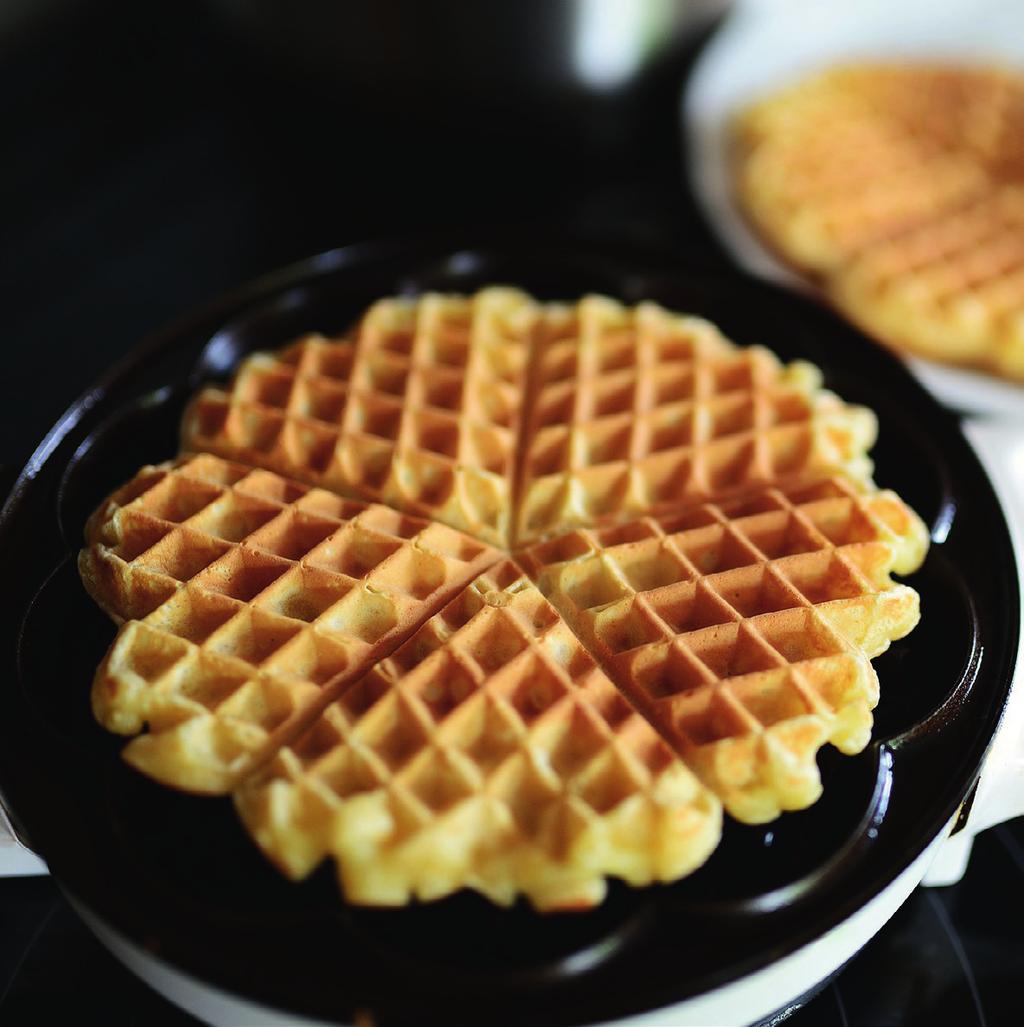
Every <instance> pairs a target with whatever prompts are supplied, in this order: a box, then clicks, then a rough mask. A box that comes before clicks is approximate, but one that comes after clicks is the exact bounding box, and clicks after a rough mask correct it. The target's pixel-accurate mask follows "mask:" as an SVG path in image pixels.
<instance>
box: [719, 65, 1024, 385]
mask: <svg viewBox="0 0 1024 1027" xmlns="http://www.w3.org/2000/svg"><path fill="white" fill-rule="evenodd" d="M735 128H736V131H735V143H736V158H737V160H736V185H737V195H738V198H739V201H740V204H741V206H742V207H743V209H744V210H745V212H746V214H747V215H748V216H749V218H750V220H751V222H752V223H753V224H754V225H755V226H756V228H757V229H758V231H759V232H760V233H761V234H762V235H763V237H764V238H765V240H766V241H767V242H768V244H769V245H770V246H771V247H772V248H773V249H775V250H776V251H777V252H778V253H779V254H780V256H782V257H783V259H785V260H787V261H788V262H789V263H791V264H793V265H795V266H796V267H798V268H800V269H802V270H804V271H807V272H809V273H811V274H813V275H816V276H818V277H819V278H820V281H821V283H822V285H823V286H824V288H825V291H826V293H827V294H828V295H829V297H830V298H831V299H833V300H834V301H835V302H836V304H837V305H838V306H839V308H840V309H841V310H842V311H843V312H844V313H845V314H847V315H848V316H849V317H850V319H851V320H853V321H854V322H856V323H857V324H859V325H860V326H862V327H863V328H864V329H866V330H867V331H869V332H871V333H872V334H874V335H875V336H877V337H878V338H879V339H880V340H881V341H883V342H887V343H889V344H890V345H893V346H895V347H897V348H899V349H901V350H910V351H912V352H918V353H920V354H922V355H924V356H928V357H932V358H934V359H938V360H945V361H949V362H952V363H959V364H968V365H973V366H978V367H982V368H986V369H988V370H990V371H994V372H995V373H997V374H1001V375H1004V376H1007V377H1010V378H1016V379H1018V380H1021V381H1024V286H1022V282H1024V251H1022V248H1021V245H1020V236H1021V232H1020V228H1021V213H1020V211H1021V193H1022V191H1024V76H1021V75H1019V74H1013V73H1010V72H1006V71H1002V70H999V69H994V68H966V67H953V66H944V65H936V64H912V63H906V64H878V63H874V64H872V63H867V64H862V65H851V66H845V67H839V68H833V69H830V70H828V71H825V72H822V73H820V74H817V75H814V76H811V77H810V78H808V79H805V80H804V81H802V82H800V83H798V84H797V85H795V86H792V87H790V88H788V89H784V90H782V91H780V92H778V93H776V94H775V95H773V96H770V97H768V98H767V99H765V100H763V101H761V102H759V103H757V104H755V105H753V106H752V107H750V108H749V109H748V110H746V111H744V112H743V113H742V114H741V116H740V117H739V118H738V119H737V122H736V126H735Z"/></svg>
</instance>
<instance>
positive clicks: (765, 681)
mask: <svg viewBox="0 0 1024 1027" xmlns="http://www.w3.org/2000/svg"><path fill="white" fill-rule="evenodd" d="M463 363H465V365H466V366H465V367H463V366H462V365H463ZM875 430H876V424H875V418H874V415H873V414H871V412H870V411H867V410H865V409H862V408H858V407H851V406H848V405H846V404H844V403H842V402H841V401H840V400H839V399H838V398H837V397H835V396H834V395H832V394H831V393H828V392H826V391H824V390H823V389H822V388H821V376H820V374H819V373H818V372H817V370H816V369H815V368H813V367H811V366H809V365H806V364H801V363H797V364H793V365H790V366H788V367H783V366H782V365H781V364H780V363H779V362H778V360H777V359H776V358H775V357H774V356H773V355H772V354H771V353H769V352H768V351H767V350H764V349H760V348H756V347H755V348H751V349H746V350H744V349H738V348H736V347H735V346H733V344H732V343H730V342H729V341H728V340H726V339H725V338H724V337H723V336H722V335H721V334H720V333H719V332H718V331H717V329H715V328H714V327H713V326H711V325H710V324H708V323H707V322H704V321H701V320H699V319H696V318H687V317H681V316H678V315H673V314H670V313H668V312H666V311H664V310H663V309H661V308H660V307H657V306H655V305H654V304H640V305H639V306H637V307H635V308H627V307H624V306H622V305H621V304H618V303H616V302H614V301H612V300H608V299H604V298H601V297H587V298H586V299H583V300H581V301H580V302H579V303H576V304H573V305H565V304H552V305H540V304H537V303H535V302H534V301H532V300H530V299H529V298H528V297H526V296H525V295H524V294H522V293H519V292H516V291H514V290H511V289H485V290H483V291H481V292H480V293H478V294H477V295H476V296H475V297H472V298H469V299H466V298H461V297H442V296H430V297H425V298H423V299H421V300H419V301H404V300H387V301H382V302H381V303H379V304H377V305H376V306H375V307H373V308H372V309H371V311H370V312H369V314H367V316H366V317H365V318H364V319H363V321H362V322H361V324H360V326H359V328H358V330H357V331H355V332H354V333H352V334H351V335H350V336H346V337H343V338H340V339H337V340H333V341H327V340H324V339H319V338H306V339H304V340H301V341H300V342H299V343H297V344H295V345H293V346H291V347H289V348H288V349H286V350H284V351H282V353H280V354H277V355H268V354H260V355H256V356H254V357H251V358H249V359H248V360H247V361H245V362H244V363H243V365H242V367H241V368H240V370H239V372H238V374H237V376H236V379H235V381H234V383H233V385H232V387H231V390H230V391H229V392H226V393H225V392H218V391H217V390H206V391H205V392H204V393H202V394H201V395H200V396H199V397H198V398H197V400H196V401H195V402H194V403H193V405H192V406H191V407H190V409H189V411H188V413H187V415H186V419H185V425H184V431H183V438H184V442H185V445H186V446H187V447H190V448H202V449H209V450H215V451H218V452H221V453H223V454H230V455H231V456H232V457H235V458H236V462H229V461H228V460H226V459H224V458H223V456H218V455H213V454H206V455H201V456H191V457H184V458H182V459H181V460H179V461H178V462H176V463H174V464H168V465H163V466H161V467H148V468H144V469H143V470H142V471H140V472H139V474H138V475H137V476H136V477H135V478H134V479H133V480H132V481H131V482H129V483H128V484H127V485H125V486H124V487H123V488H122V489H120V490H118V491H117V492H116V493H114V495H113V496H112V497H111V498H110V499H109V500H108V501H107V502H106V503H105V504H104V505H103V506H102V507H101V508H100V509H99V510H98V511H97V512H96V514H94V515H93V517H92V518H91V519H90V522H89V524H88V526H87V532H86V534H87V542H88V548H87V549H86V550H84V551H83V553H82V555H81V558H80V568H81V573H82V577H83V580H84V581H85V583H86V586H87V588H88V589H89V591H90V592H91V593H92V594H93V596H94V597H95V598H96V599H97V601H98V602H99V603H100V605H101V606H103V608H104V609H106V610H107V611H108V612H109V613H110V614H111V615H112V616H113V617H114V618H115V619H116V620H118V621H123V622H125V623H124V624H123V626H122V628H121V630H120V632H119V634H118V636H117V638H116V639H115V642H114V644H113V646H112V647H111V649H110V651H109V653H108V654H107V656H106V658H105V660H104V661H103V663H102V665H101V666H100V668H99V671H98V672H97V676H96V680H95V682H94V688H93V705H94V709H95V712H96V715H97V717H98V718H99V719H100V721H101V723H103V724H104V725H105V726H106V727H108V728H109V729H110V730H114V731H118V732H120V733H123V734H130V735H136V736H137V737H135V738H133V739H132V740H131V741H130V742H129V743H128V745H127V746H126V748H125V756H126V757H127V759H128V760H129V761H130V762H131V763H132V764H133V765H134V766H136V767H138V768H139V769H141V770H142V771H144V772H145V773H147V774H149V775H150V776H152V777H154V778H156V779H158V780H161V781H164V782H166V783H169V784H172V785H175V786H177V787H180V788H184V789H187V790H192V791H196V792H205V793H215V794H223V793H226V792H234V793H235V798H236V803H237V805H238V808H239V811H240V813H241V815H242V817H243V819H244V820H245V822H246V824H247V825H248V827H249V829H250V830H251V831H252V833H253V835H254V837H255V838H256V840H257V841H258V843H259V844H260V846H261V847H262V848H263V849H264V851H265V852H266V853H267V854H268V855H269V856H270V857H271V858H272V859H273V860H274V861H275V862H276V863H278V864H279V865H280V866H281V867H282V868H283V869H284V870H285V871H286V873H288V874H289V875H291V876H293V877H301V876H304V875H305V874H307V873H309V872H310V871H311V870H312V869H313V868H314V867H315V866H317V865H318V864H319V863H320V862H321V861H322V860H323V859H325V858H327V857H333V858H334V859H336V861H337V863H338V870H339V875H340V877H341V880H342V884H343V887H344V889H345V891H346V894H347V895H348V896H349V898H350V899H352V900H353V901H356V902H363V903H374V904H401V903H405V902H407V901H410V900H411V899H413V898H420V899H432V898H437V897H440V896H442V895H445V894H448V893H449V892H451V891H453V890H455V889H458V888H461V887H471V888H476V889H477V890H479V891H481V892H483V893H484V894H486V895H487V896H489V897H490V898H492V899H493V900H494V901H496V902H500V903H510V902H512V901H513V900H514V899H515V897H516V895H517V894H520V893H522V894H525V895H527V896H528V897H529V899H530V901H531V902H532V903H533V904H534V905H535V906H536V907H537V908H540V909H553V908H570V907H572V908H578V907H586V906H590V905H593V904H594V903H596V902H599V901H600V900H601V898H602V896H603V895H604V891H605V887H606V885H605V879H606V877H608V876H612V877H620V878H622V879H624V880H626V881H628V882H630V883H632V884H644V883H647V882H651V881H656V880H660V881H667V880H674V879H676V878H678V877H681V876H683V875H684V874H686V873H688V872H690V871H691V870H693V869H694V868H695V867H696V866H698V865H699V864H700V863H701V862H703V860H704V859H705V858H706V857H707V855H708V854H709V852H710V851H711V850H712V849H713V848H714V846H715V844H716V843H717V840H718V837H719V832H720V822H721V803H723V802H724V803H725V805H726V807H727V808H728V809H730V810H731V811H732V812H733V813H734V814H735V815H736V816H738V817H740V818H742V819H746V820H764V819H767V818H770V817H772V816H775V815H776V814H777V813H778V812H779V810H780V809H791V808H797V807H800V806H804V805H806V804H808V803H809V802H811V801H813V800H814V799H815V798H816V797H817V794H818V791H819V790H820V782H819V780H818V776H817V770H816V766H815V760H814V756H815V753H816V752H817V750H818V748H819V747H820V746H821V745H822V744H823V743H824V742H825V741H826V740H830V741H832V742H834V743H835V744H836V745H837V746H839V747H840V748H842V749H844V750H845V751H850V752H852V751H856V750H857V749H859V748H861V747H863V745H864V744H866V742H867V739H868V735H869V732H870V725H871V714H870V710H871V708H872V707H873V706H874V704H875V701H876V699H877V689H878V685H877V680H876V678H875V675H874V672H873V670H872V668H871V665H870V662H869V660H870V657H871V656H873V655H875V654H876V653H878V652H880V651H881V650H882V649H884V648H885V646H887V645H888V643H889V641H890V640H891V639H893V638H897V637H900V636H901V635H902V634H905V633H906V632H907V631H909V630H910V629H911V628H912V627H913V624H914V623H915V622H916V619H917V596H916V594H915V593H914V592H912V591H911V590H910V589H908V588H905V587H904V586H899V585H894V584H893V583H892V581H891V580H890V578H889V573H890V571H896V572H898V573H904V572H908V571H910V570H912V569H914V568H915V567H916V566H917V564H918V563H920V561H921V559H922V558H923V555H924V550H925V547H926V544H927V539H926V536H925V534H924V529H923V527H922V526H921V524H920V522H919V521H918V520H917V519H916V517H915V516H914V515H913V514H912V513H911V512H910V511H909V510H908V509H907V508H906V507H905V506H903V505H902V503H901V502H900V501H899V500H898V499H897V498H896V497H895V496H894V495H892V494H891V493H881V492H877V490H875V488H874V486H873V485H872V484H871V482H870V478H869V475H870V470H871V464H870V461H869V460H868V457H867V455H866V454H867V450H868V448H869V447H870V445H871V443H872V442H873V440H874V436H875ZM280 472H285V473H287V474H289V475H296V476H300V477H303V478H306V479H307V480H313V481H318V482H322V484H323V485H325V486H327V488H329V489H330V490H331V491H327V490H325V489H323V488H317V487H311V486H310V485H308V484H300V483H298V482H297V481H295V480H293V479H292V478H291V477H282V476H280ZM831 474H839V475H841V477H835V478H831V479H830V478H828V477H827V475H831ZM339 493H342V494H344V493H348V494H355V495H356V496H357V497H361V498H343V496H342V495H339ZM381 501H383V502H381ZM384 502H386V503H388V504H390V505H383V503H384ZM409 511H418V512H420V513H429V514H430V516H431V518H432V519H431V520H425V519H421V518H419V517H417V516H414V515H413V514H411V513H410V512H409ZM434 518H436V519H434ZM440 520H445V521H447V522H448V523H449V524H461V525H463V526H464V527H465V528H467V529H468V531H469V532H471V533H472V534H469V533H463V532H461V531H458V530H455V529H454V528H453V527H449V526H446V525H444V524H441V523H439V521H440ZM577 525H579V526H581V527H578V528H576V530H572V529H573V528H574V527H575V526H577ZM595 525H596V526H595ZM473 536H476V537H473ZM517 536H518V538H517ZM544 537H548V538H552V539H553V541H539V540H540V539H542V538H544ZM482 539H494V540H495V541H497V542H499V543H500V544H501V545H502V547H503V548H505V549H511V548H513V547H515V546H516V545H518V544H524V543H525V544H527V545H528V546H529V548H527V549H526V550H525V552H521V558H522V562H521V563H520V564H516V563H513V562H511V561H509V560H504V561H502V560H501V555H500V553H499V552H498V550H497V549H492V548H490V546H489V545H487V544H486V543H485V542H483V541H481V540H482ZM523 566H525V567H526V570H527V571H528V572H529V573H530V574H531V575H532V576H533V578H534V580H535V581H536V582H537V583H538V584H539V585H540V587H541V590H543V591H546V592H547V593H549V596H550V599H551V600H552V601H553V602H554V604H555V606H557V607H559V609H560V610H561V614H559V613H558V612H557V611H556V609H555V606H552V605H551V603H549V602H548V601H547V600H546V599H545V598H544V597H543V595H542V594H541V591H539V590H538V588H537V587H536V585H534V584H532V583H531V582H530V581H529V580H528V579H527V578H526V577H524V573H523V571H522V570H521V569H520V568H521V567H523ZM563 617H564V620H563ZM574 632H575V634H574ZM584 646H587V647H589V650H590V652H589V653H588V651H587V649H586V648H584ZM595 658H596V662H595ZM606 675H607V676H606ZM613 682H614V684H613ZM143 729H145V733H142V734H140V732H142V731H143Z"/></svg>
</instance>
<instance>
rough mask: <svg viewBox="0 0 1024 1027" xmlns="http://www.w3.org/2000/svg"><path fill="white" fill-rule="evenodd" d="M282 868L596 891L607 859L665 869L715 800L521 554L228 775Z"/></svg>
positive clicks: (298, 872)
mask: <svg viewBox="0 0 1024 1027" xmlns="http://www.w3.org/2000/svg"><path fill="white" fill-rule="evenodd" d="M236 804H237V806H238V808H239V811H240V813H241V816H242V820H243V822H244V823H245V824H246V826H247V827H248V828H249V830H250V831H251V832H252V834H253V836H254V837H255V838H256V840H257V842H258V843H259V844H260V846H261V847H262V848H263V849H264V851H265V852H266V853H267V854H268V855H269V856H270V857H271V858H272V859H273V860H274V861H275V862H276V863H278V864H279V865H280V866H281V867H282V868H283V869H284V870H285V872H286V873H288V874H289V875H290V876H293V877H302V876H305V875H306V874H307V873H309V872H310V871H311V870H312V869H313V868H314V867H315V866H316V865H317V864H318V863H319V862H320V861H321V860H322V859H323V858H324V857H325V856H327V855H331V856H333V857H335V859H336V860H337V864H338V871H339V874H340V877H341V881H342V884H343V887H344V891H345V893H346V895H347V896H348V897H349V898H350V899H352V900H354V901H357V902H364V903H372V904H384V905H398V904H404V903H406V902H408V901H409V899H410V898H411V897H413V896H415V897H418V898H420V899H425V900H429V899H435V898H439V897H441V896H443V895H446V894H449V893H450V892H452V891H455V890H456V889H458V888H461V887H465V886H469V887H472V888H475V889H477V890H479V891H481V892H483V893H484V894H485V895H487V896H488V897H490V898H491V899H492V900H494V901H495V902H498V903H501V904H509V903H511V902H512V901H513V900H514V898H515V897H516V895H517V894H518V893H520V892H522V893H523V894H525V895H526V896H527V897H528V898H529V899H530V901H531V902H532V903H533V904H534V905H535V906H536V907H537V908H539V909H565V908H586V907H589V906H592V905H594V904H596V903H597V902H600V901H601V899H602V898H603V897H604V894H605V888H606V884H605V876H606V875H615V876H618V877H621V878H623V879H625V880H626V881H628V882H629V883H631V884H634V885H641V884H647V883H650V882H652V881H667V880H674V879H676V878H678V877H681V876H683V875H684V874H686V873H689V872H690V871H692V870H693V869H695V868H696V867H697V866H699V865H700V864H701V863H702V862H703V861H704V859H705V858H706V857H707V856H708V854H709V853H710V852H711V851H712V850H713V849H714V847H715V846H716V844H717V842H718V838H719V832H720V826H721V808H720V805H719V803H718V801H717V800H716V799H715V798H714V796H713V795H712V794H711V793H710V792H709V791H708V790H707V789H706V788H704V787H703V786H702V785H701V784H700V783H699V782H698V780H697V779H696V777H694V775H693V774H692V773H691V772H690V771H689V770H688V769H687V768H686V767H685V765H684V764H683V763H682V762H680V761H679V760H678V759H677V758H676V757H675V756H674V755H673V754H672V752H671V751H670V749H669V748H668V746H667V745H666V744H665V743H664V741H663V740H662V739H661V738H660V737H659V736H658V735H657V733H656V732H655V731H654V730H653V729H652V728H651V727H650V725H649V724H648V723H647V722H646V721H645V720H644V719H643V718H642V717H640V715H639V714H637V713H636V712H635V711H634V710H633V709H632V707H631V706H630V705H629V703H628V702H626V700H625V699H624V698H623V696H622V695H621V694H620V693H619V692H618V690H617V689H616V688H615V687H614V685H613V684H612V683H611V682H610V681H609V680H608V678H607V677H606V676H605V675H604V673H603V672H602V671H601V670H600V669H599V668H598V667H597V666H596V665H595V663H594V661H593V659H592V658H591V657H590V656H589V655H588V654H587V653H586V651H585V650H584V649H583V647H582V645H581V644H580V643H579V641H578V640H577V639H576V638H575V637H574V636H573V634H572V633H571V631H570V630H569V629H568V627H567V626H566V625H565V623H564V622H563V621H562V620H561V618H560V617H559V616H558V614H557V613H556V611H555V610H554V609H553V608H552V607H551V606H550V604H549V603H548V602H547V601H546V600H545V599H544V598H543V596H542V595H541V594H540V593H539V592H538V591H537V589H536V587H535V586H534V585H533V584H532V583H531V582H530V581H529V579H528V578H527V577H526V576H525V575H524V574H523V572H522V570H521V569H520V568H519V567H517V566H516V565H515V564H514V563H512V562H510V561H509V562H504V563H500V564H498V565H496V566H494V567H492V568H491V569H490V570H489V571H487V572H485V573H484V574H483V575H481V576H480V577H478V578H477V579H476V580H475V581H474V582H473V583H472V584H471V585H470V586H468V587H467V588H466V589H465V590H464V591H463V592H462V593H461V594H460V595H459V596H458V597H456V598H455V599H454V600H452V602H451V603H449V604H448V606H446V607H445V608H444V609H443V610H442V611H441V612H439V613H438V614H436V615H435V616H434V617H433V618H432V619H431V620H430V621H428V622H427V623H426V624H425V625H424V626H423V627H422V628H420V630H419V631H418V632H416V634H414V635H413V637H412V638H411V639H410V640H409V641H408V642H406V643H405V644H404V645H403V646H402V647H401V648H399V649H398V650H397V651H396V652H395V653H394V654H393V655H392V656H391V657H389V658H387V659H385V660H383V661H382V662H381V663H380V664H378V666H377V667H376V668H375V669H374V670H373V671H371V672H370V673H369V674H368V675H367V676H366V677H365V678H363V679H362V680H360V681H358V682H357V683H355V684H354V685H353V686H352V687H351V688H349V689H348V690H347V691H345V692H344V693H343V694H342V695H340V696H339V697H338V699H337V700H336V701H335V702H334V703H333V704H332V705H331V706H329V707H328V708H327V709H326V710H325V711H324V712H323V714H322V715H321V716H320V718H319V719H318V720H317V722H316V723H315V724H314V725H313V726H312V727H311V728H310V729H309V730H308V731H307V732H306V733H305V734H304V735H303V736H302V737H300V738H298V739H297V740H296V741H295V742H294V743H293V744H291V745H289V746H286V747H284V748H282V749H281V750H280V751H279V752H278V753H277V755H276V757H275V758H274V760H273V761H272V762H271V763H270V764H269V766H268V767H267V768H266V769H265V770H264V771H263V772H262V773H260V774H258V775H256V776H254V777H252V778H250V779H249V780H248V781H247V782H246V783H245V784H244V785H243V786H242V788H241V789H240V790H239V791H238V793H237V794H236Z"/></svg>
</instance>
